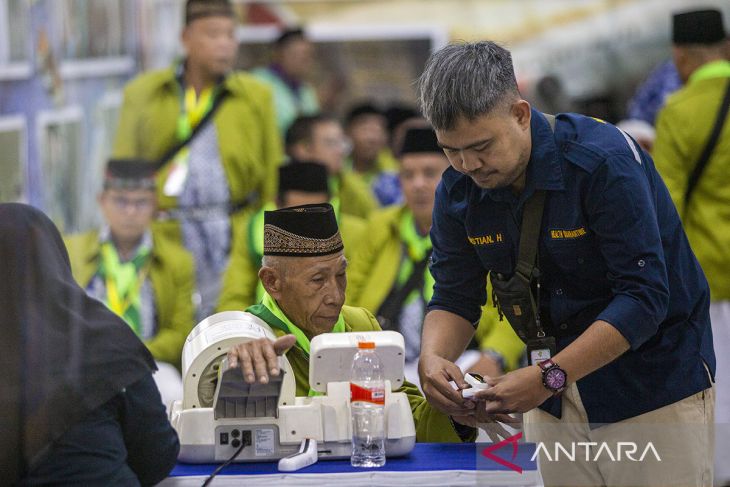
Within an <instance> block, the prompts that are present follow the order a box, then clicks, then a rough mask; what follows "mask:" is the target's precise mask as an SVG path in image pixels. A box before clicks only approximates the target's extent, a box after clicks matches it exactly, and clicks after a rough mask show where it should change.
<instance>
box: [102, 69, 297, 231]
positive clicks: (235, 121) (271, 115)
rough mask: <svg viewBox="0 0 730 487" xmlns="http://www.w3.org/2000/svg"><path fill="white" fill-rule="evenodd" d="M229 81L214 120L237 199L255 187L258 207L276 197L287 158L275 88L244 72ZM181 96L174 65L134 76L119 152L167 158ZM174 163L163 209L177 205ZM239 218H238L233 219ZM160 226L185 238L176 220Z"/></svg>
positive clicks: (115, 152) (121, 120)
mask: <svg viewBox="0 0 730 487" xmlns="http://www.w3.org/2000/svg"><path fill="white" fill-rule="evenodd" d="M223 86H224V88H225V89H226V90H228V92H229V94H228V96H227V97H226V99H225V100H224V101H223V103H222V104H221V106H220V107H219V108H218V111H217V112H216V113H215V115H214V117H213V121H212V123H214V124H215V128H216V133H217V137H218V145H219V149H220V155H221V161H222V164H223V170H224V171H225V174H226V177H227V179H228V186H229V190H230V194H231V202H232V203H234V204H236V203H243V202H244V201H245V200H246V198H247V197H248V196H249V195H250V194H251V193H252V192H255V193H256V194H258V200H257V201H255V202H254V204H253V206H256V207H258V206H261V205H262V204H263V203H264V202H267V201H273V200H274V197H275V196H276V190H277V188H278V167H279V165H280V164H281V162H282V161H283V158H284V155H283V149H282V145H281V140H280V136H279V131H278V129H277V128H276V115H275V112H274V104H273V100H272V94H271V89H270V88H269V87H268V86H266V85H265V84H264V83H263V82H261V81H259V80H256V79H254V78H253V76H251V75H249V74H246V73H243V72H234V73H232V74H230V75H229V76H228V77H227V78H226V80H225V82H224V84H223ZM180 97H181V90H180V84H179V83H178V82H177V79H176V77H175V69H174V68H168V69H162V70H157V71H152V72H149V73H144V74H141V75H140V76H138V77H137V78H135V79H134V80H132V81H131V82H130V83H129V84H128V85H127V86H126V87H125V89H124V103H123V104H122V109H121V114H120V117H119V126H118V128H117V133H116V138H115V140H114V148H113V151H112V153H113V156H114V157H116V158H142V159H147V160H150V161H155V160H156V159H158V158H160V157H162V155H163V154H164V153H165V152H166V151H167V150H168V149H169V148H170V147H172V146H173V145H174V144H175V143H176V142H177V123H178V117H179V115H180V105H181V103H180ZM169 167H170V164H169V162H168V164H167V165H166V166H165V167H163V168H162V169H161V170H160V176H159V177H158V181H157V189H158V191H157V195H158V204H159V206H160V208H161V209H163V210H164V209H169V208H174V207H175V206H176V205H177V198H174V197H170V196H167V195H165V194H164V193H163V191H162V188H163V186H164V182H165V177H166V176H167V174H168V171H169ZM239 213H242V212H239ZM239 220H240V219H239V218H237V217H234V218H233V223H234V224H235V223H236V222H237V221H239ZM158 226H160V228H163V227H164V228H165V231H166V232H169V233H168V235H169V236H173V237H179V233H176V232H178V231H179V230H178V229H177V228H175V227H174V225H173V226H172V227H171V226H170V225H159V224H158Z"/></svg>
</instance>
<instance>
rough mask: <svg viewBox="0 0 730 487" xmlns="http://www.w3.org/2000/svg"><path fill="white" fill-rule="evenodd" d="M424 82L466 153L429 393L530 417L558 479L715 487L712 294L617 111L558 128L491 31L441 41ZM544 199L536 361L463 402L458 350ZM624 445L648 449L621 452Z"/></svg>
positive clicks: (452, 176)
mask: <svg viewBox="0 0 730 487" xmlns="http://www.w3.org/2000/svg"><path fill="white" fill-rule="evenodd" d="M419 89H420V98H421V106H422V109H423V112H424V115H425V116H426V118H427V119H428V120H429V121H430V122H431V124H432V125H433V127H434V129H435V130H436V134H437V136H438V139H439V143H440V145H441V146H442V147H443V149H444V152H445V153H446V155H447V156H448V158H449V161H450V163H451V168H449V169H447V171H446V172H445V173H444V176H443V180H442V182H441V184H440V186H439V188H438V189H437V192H436V203H435V208H434V216H433V227H432V229H431V239H432V241H433V263H432V267H431V272H432V274H433V276H434V278H435V281H436V284H435V287H434V295H433V299H432V300H431V302H430V305H429V313H428V315H427V317H426V320H425V322H424V328H423V336H422V345H421V359H420V371H419V372H420V374H421V384H422V386H423V391H424V393H425V395H426V397H427V398H428V399H429V401H430V402H432V404H433V405H434V406H436V407H437V408H439V409H441V410H443V411H445V412H447V413H449V414H451V415H453V416H459V415H464V414H469V413H471V414H474V415H476V416H477V417H478V418H480V419H484V418H485V415H488V414H494V413H516V412H524V413H527V414H526V415H525V423H526V433H527V435H528V439H529V440H530V441H536V442H543V443H539V444H538V449H539V451H540V453H541V457H540V470H541V473H542V475H543V479H544V481H545V484H546V485H629V484H628V483H629V482H630V484H631V485H665V486H666V485H711V484H712V449H713V442H712V436H711V430H710V427H711V426H710V425H711V424H712V420H713V414H714V388H713V385H712V381H713V376H714V369H715V356H714V352H713V347H712V332H711V328H710V319H709V289H708V286H707V282H706V280H705V277H704V274H703V273H702V269H701V268H700V266H699V264H698V263H697V260H696V259H695V257H694V254H693V253H692V250H691V249H690V247H689V244H688V242H687V238H686V236H685V234H684V231H683V229H682V225H681V223H680V220H679V217H678V215H677V211H676V209H675V207H674V205H673V204H672V200H671V199H670V197H669V194H668V192H667V189H666V187H665V186H664V183H663V182H662V180H661V178H660V177H659V175H658V174H657V172H656V170H655V168H654V164H653V162H652V160H651V158H650V157H649V156H648V155H647V154H646V153H644V152H643V151H642V150H641V148H640V147H639V146H638V145H637V144H636V143H635V142H634V141H633V140H632V139H631V138H630V137H629V136H628V135H626V134H625V133H623V132H622V131H620V130H618V129H617V128H616V127H614V126H612V125H610V124H607V123H605V122H603V121H601V120H597V119H593V118H590V117H585V116H581V115H576V114H560V115H558V116H557V117H556V118H555V119H554V121H553V122H552V124H553V125H554V128H553V127H551V121H549V119H548V117H546V116H545V115H544V114H542V113H540V112H538V111H535V110H533V109H531V107H530V105H529V103H528V102H526V101H525V100H523V99H522V98H521V97H520V94H519V92H518V90H517V83H516V80H515V75H514V71H513V68H512V60H511V56H510V53H509V52H508V51H507V50H505V49H503V48H501V47H500V46H498V45H496V44H494V43H492V42H478V43H471V44H458V45H450V46H447V47H445V48H443V49H442V50H440V51H438V52H437V53H435V54H434V55H433V56H432V57H431V59H430V60H429V62H428V64H427V66H426V69H425V71H424V73H423V75H422V76H421V79H420V86H419ZM539 193H544V198H545V201H544V209H543V210H542V223H541V225H540V229H539V234H538V237H537V240H538V243H537V244H536V246H537V259H536V262H537V268H539V272H534V273H532V274H531V275H530V285H531V290H532V296H531V298H532V300H534V302H535V306H534V311H533V312H534V315H535V316H536V317H537V318H538V319H537V320H533V323H532V328H530V329H528V330H527V331H528V333H526V334H525V335H524V339H525V341H526V342H527V346H528V352H531V353H528V355H530V356H529V357H528V358H532V361H531V363H530V365H528V366H527V367H524V368H522V369H518V370H516V371H513V372H511V373H509V374H506V375H504V376H501V377H496V378H490V379H489V380H488V382H489V383H490V385H491V387H490V388H489V389H488V390H487V391H485V392H482V393H480V394H479V395H478V396H477V398H478V401H477V402H474V401H469V400H464V399H462V397H461V394H460V392H459V391H455V390H454V389H453V388H452V387H451V386H450V384H449V380H453V381H454V382H455V383H456V384H457V385H458V386H459V387H460V388H463V387H467V386H466V383H465V382H464V379H463V376H462V375H461V372H460V371H459V369H458V367H456V366H455V365H454V364H453V363H452V362H453V360H454V359H455V358H456V357H458V356H459V355H460V354H461V352H462V351H463V349H464V347H465V345H466V344H467V343H468V341H469V339H470V338H471V336H472V334H473V331H474V327H473V325H474V324H475V323H477V322H478V321H479V316H480V307H481V306H482V305H483V304H484V302H485V300H486V296H485V285H484V284H485V279H486V278H487V275H488V274H490V273H491V278H492V280H493V282H494V279H495V278H498V279H508V278H509V277H510V276H513V275H514V274H515V270H516V265H517V260H518V245H519V242H520V235H521V222H522V217H523V214H524V213H525V212H524V208H525V205H526V203H527V202H529V201H530V200H531V198H532V197H533V195H537V194H539ZM538 217H539V216H538ZM537 221H540V220H539V219H538V220H537ZM528 289H529V287H528ZM498 297H499V296H498ZM528 302H529V299H528ZM503 304H504V303H503ZM518 308H519V307H518ZM508 311H511V312H512V315H513V316H515V313H516V316H520V315H521V313H522V310H521V309H515V310H512V309H510V310H508ZM506 314H508V315H509V314H510V313H506ZM535 323H537V327H535ZM512 324H513V325H514V323H512ZM504 326H507V324H506V323H505V324H504ZM532 330H538V333H537V334H536V335H535V336H532V335H530V333H529V332H531V331H532ZM659 424H661V426H657V425H659ZM650 425H654V426H653V427H652V426H650ZM678 439H681V442H680V441H678ZM547 442H551V443H550V445H553V444H554V443H555V442H558V443H560V444H561V446H562V447H563V448H567V450H568V451H571V449H572V450H573V451H576V448H577V451H576V454H574V455H572V458H573V459H572V460H571V456H570V455H563V456H561V455H555V454H554V453H555V451H554V449H553V447H552V446H549V447H547V446H546V443H547ZM604 444H605V446H604ZM622 444H623V448H630V447H631V444H633V447H635V449H636V451H635V454H634V455H632V456H630V457H632V458H635V459H636V461H634V460H632V459H631V458H630V459H629V460H627V459H626V455H625V453H626V452H625V451H623V453H624V455H623V458H617V457H621V449H622ZM626 444H629V446H628V447H627V446H626ZM647 450H648V451H647ZM640 457H641V458H640Z"/></svg>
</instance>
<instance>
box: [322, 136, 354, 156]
mask: <svg viewBox="0 0 730 487" xmlns="http://www.w3.org/2000/svg"><path fill="white" fill-rule="evenodd" d="M320 142H321V143H322V145H324V146H325V147H327V148H330V149H338V150H341V151H342V152H344V153H345V154H349V153H350V151H351V150H352V141H350V139H349V138H347V137H337V138H334V137H332V138H330V137H327V138H322V139H320Z"/></svg>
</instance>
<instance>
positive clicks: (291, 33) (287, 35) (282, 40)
mask: <svg viewBox="0 0 730 487" xmlns="http://www.w3.org/2000/svg"><path fill="white" fill-rule="evenodd" d="M304 38H305V37H304V29H302V28H301V27H294V28H289V29H286V30H284V31H282V33H281V34H279V37H277V38H276V40H275V41H274V47H276V48H281V47H284V46H285V45H286V44H287V43H288V42H289V41H292V40H295V39H304Z"/></svg>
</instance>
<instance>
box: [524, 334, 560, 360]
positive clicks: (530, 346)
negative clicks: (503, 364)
mask: <svg viewBox="0 0 730 487" xmlns="http://www.w3.org/2000/svg"><path fill="white" fill-rule="evenodd" d="M556 353H557V347H556V345H555V337H551V336H545V337H542V338H533V339H531V340H528V341H527V360H528V362H529V364H530V365H537V364H539V363H540V362H543V361H545V360H547V359H550V358H553V357H554V356H555V354H556Z"/></svg>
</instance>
